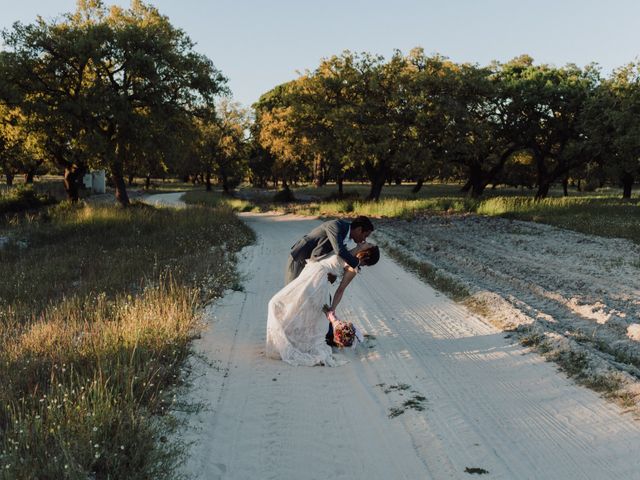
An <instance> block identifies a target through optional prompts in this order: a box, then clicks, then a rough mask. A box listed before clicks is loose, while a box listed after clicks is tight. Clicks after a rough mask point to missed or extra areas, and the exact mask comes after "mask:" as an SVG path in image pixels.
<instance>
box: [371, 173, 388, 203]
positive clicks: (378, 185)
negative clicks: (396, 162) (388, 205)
mask: <svg viewBox="0 0 640 480" xmlns="http://www.w3.org/2000/svg"><path fill="white" fill-rule="evenodd" d="M384 182H385V178H384V176H383V175H379V176H378V177H377V178H375V179H374V180H373V181H372V182H371V190H370V191H369V196H368V197H367V200H373V201H375V202H377V201H378V200H380V194H381V193H382V187H384Z"/></svg>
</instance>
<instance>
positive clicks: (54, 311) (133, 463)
mask: <svg viewBox="0 0 640 480" xmlns="http://www.w3.org/2000/svg"><path fill="white" fill-rule="evenodd" d="M0 236H4V237H5V238H8V239H9V240H8V243H7V244H5V246H4V247H3V248H0V379H1V380H0V381H1V383H2V389H0V405H1V407H0V478H2V479H7V480H8V479H26V478H52V479H53V478H56V479H58V478H60V479H62V478H73V479H76V478H77V479H80V478H81V479H87V478H127V479H143V478H145V479H146V478H154V479H162V478H175V477H174V476H173V474H174V470H173V466H174V465H175V463H176V462H177V461H178V460H179V455H180V448H179V446H178V445H175V444H170V443H168V442H166V438H165V436H166V434H167V432H168V431H170V430H171V428H172V426H173V422H174V421H173V419H172V417H171V415H168V414H167V412H168V410H169V408H170V407H171V406H172V404H173V401H174V398H175V397H174V396H173V395H174V388H175V386H177V385H179V384H180V383H181V382H183V381H184V378H183V374H182V373H181V372H182V367H183V365H184V361H185V359H186V358H187V356H188V355H189V351H190V350H189V349H190V347H189V345H190V342H191V339H192V338H193V336H194V335H197V333H198V330H199V328H200V327H201V324H200V317H199V312H200V307H201V305H202V304H203V302H205V301H206V300H208V299H211V298H215V297H217V296H219V295H221V294H222V292H223V290H224V289H226V288H230V287H233V286H234V285H236V284H237V283H238V278H237V274H236V271H235V268H234V265H235V252H237V251H238V250H239V249H240V248H241V247H242V246H243V245H246V244H248V243H250V242H251V241H252V239H253V233H252V232H251V231H250V230H249V229H248V228H247V227H245V226H244V224H242V222H240V221H239V220H238V219H237V218H236V217H235V216H234V215H233V212H232V211H231V209H230V208H229V207H227V206H225V205H219V206H217V207H214V208H212V207H200V208H197V207H196V208H192V209H191V210H190V211H189V215H185V214H184V213H183V212H179V211H174V210H171V209H156V208H153V207H149V206H146V205H142V204H134V205H133V206H132V207H131V208H128V209H121V208H117V207H113V206H88V205H84V204H80V205H78V206H71V205H69V204H66V203H63V204H60V205H57V206H54V207H50V208H48V209H46V210H41V211H40V212H39V213H38V214H37V215H30V216H27V217H22V218H16V219H13V220H12V221H11V222H10V223H9V224H6V225H4V226H0Z"/></svg>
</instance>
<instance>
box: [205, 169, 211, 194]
mask: <svg viewBox="0 0 640 480" xmlns="http://www.w3.org/2000/svg"><path fill="white" fill-rule="evenodd" d="M204 180H205V185H206V190H207V192H210V191H211V172H207V175H206V176H205V179H204Z"/></svg>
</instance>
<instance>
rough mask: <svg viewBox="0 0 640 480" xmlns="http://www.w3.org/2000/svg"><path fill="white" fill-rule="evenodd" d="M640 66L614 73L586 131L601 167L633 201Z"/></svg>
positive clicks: (638, 156) (639, 162)
mask: <svg viewBox="0 0 640 480" xmlns="http://www.w3.org/2000/svg"><path fill="white" fill-rule="evenodd" d="M639 117H640V64H639V63H630V64H628V65H625V66H623V67H621V68H619V69H617V70H615V71H614V72H613V74H612V75H611V78H609V79H607V80H606V81H604V82H603V83H602V85H601V86H600V88H598V90H597V93H596V95H594V97H593V98H592V100H591V102H590V103H589V108H588V115H587V121H586V122H585V123H586V130H587V132H588V133H587V134H588V136H589V141H590V146H591V149H592V151H593V152H594V157H595V158H596V162H597V163H598V165H599V166H600V167H601V168H602V169H603V170H604V171H605V172H606V173H607V175H608V176H609V177H610V178H612V179H613V180H614V181H616V182H619V183H620V184H621V185H622V189H623V192H622V197H623V198H631V191H632V188H633V183H634V181H635V179H636V178H637V177H638V175H640V124H639V123H638V118H639Z"/></svg>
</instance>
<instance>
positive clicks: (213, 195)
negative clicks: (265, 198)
mask: <svg viewBox="0 0 640 480" xmlns="http://www.w3.org/2000/svg"><path fill="white" fill-rule="evenodd" d="M182 200H183V201H184V202H185V203H188V204H191V205H200V206H209V207H218V206H221V205H226V206H227V207H229V208H231V209H232V210H233V211H235V212H254V211H255V212H258V211H261V210H262V209H261V208H260V206H258V205H256V204H255V203H253V202H250V201H248V200H242V199H240V198H233V197H228V196H225V195H223V194H222V193H221V192H220V191H216V190H213V191H210V192H207V191H205V190H202V189H200V190H193V191H188V192H187V193H185V194H184V196H183V197H182Z"/></svg>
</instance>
